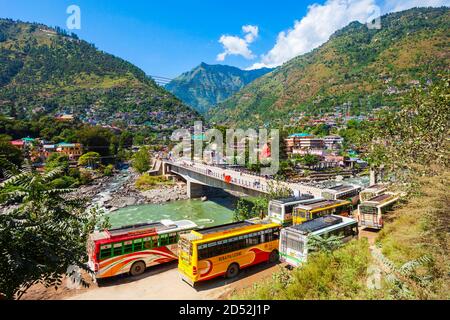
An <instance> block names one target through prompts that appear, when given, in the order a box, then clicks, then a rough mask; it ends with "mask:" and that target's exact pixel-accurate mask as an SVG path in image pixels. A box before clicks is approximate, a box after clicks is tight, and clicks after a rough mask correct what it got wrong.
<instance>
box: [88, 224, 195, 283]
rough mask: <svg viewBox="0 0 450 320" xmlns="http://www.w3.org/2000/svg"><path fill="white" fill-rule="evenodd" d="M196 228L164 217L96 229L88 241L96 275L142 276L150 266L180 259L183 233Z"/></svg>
mask: <svg viewBox="0 0 450 320" xmlns="http://www.w3.org/2000/svg"><path fill="white" fill-rule="evenodd" d="M194 228H197V225H196V224H195V223H193V222H192V221H189V220H181V221H175V222H173V221H170V220H162V221H161V222H157V223H143V224H137V225H131V226H124V227H121V228H115V229H109V230H105V231H96V232H94V233H92V234H91V235H90V236H89V240H88V246H87V249H88V255H89V266H90V268H91V269H92V270H93V271H94V272H95V275H96V278H106V277H113V276H116V275H119V274H122V273H130V274H131V275H133V276H136V275H140V274H142V273H144V271H145V269H146V268H147V267H150V266H154V265H157V264H160V263H165V262H169V261H173V260H176V259H178V257H177V256H178V240H179V237H180V235H181V234H183V233H186V232H189V231H191V230H193V229H194Z"/></svg>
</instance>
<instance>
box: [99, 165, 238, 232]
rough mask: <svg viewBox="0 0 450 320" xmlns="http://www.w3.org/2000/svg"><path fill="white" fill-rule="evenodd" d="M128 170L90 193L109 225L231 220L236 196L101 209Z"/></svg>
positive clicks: (202, 224)
mask: <svg viewBox="0 0 450 320" xmlns="http://www.w3.org/2000/svg"><path fill="white" fill-rule="evenodd" d="M129 178H130V177H129V171H127V170H123V171H121V172H120V174H117V175H116V176H114V177H113V179H112V181H110V182H109V183H108V185H107V186H105V187H104V188H103V189H102V191H101V192H99V193H98V194H97V196H96V197H94V199H93V202H92V206H96V207H98V208H100V209H103V211H105V214H104V216H105V217H108V219H109V222H110V224H111V226H112V227H113V228H115V227H121V226H125V225H131V224H138V223H144V222H157V221H161V220H163V219H168V220H173V221H177V220H184V219H187V220H191V221H193V222H195V223H196V224H197V225H198V226H199V227H209V226H216V225H220V224H224V223H229V222H232V221H233V217H234V208H235V206H236V198H233V197H229V198H211V199H209V200H208V201H201V200H198V199H195V200H180V201H172V202H167V203H163V204H144V205H137V206H128V207H125V208H121V209H118V210H116V211H113V212H108V210H107V209H105V207H104V205H105V202H107V201H109V200H110V199H111V198H112V197H114V192H115V191H117V190H118V189H120V188H122V187H123V186H124V184H125V183H126V182H127V181H128V179H129Z"/></svg>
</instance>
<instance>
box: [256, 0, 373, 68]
mask: <svg viewBox="0 0 450 320" xmlns="http://www.w3.org/2000/svg"><path fill="white" fill-rule="evenodd" d="M375 8H376V6H375V0H328V1H327V2H326V3H325V4H323V5H319V4H313V5H311V6H309V7H308V13H307V14H306V16H305V17H303V18H302V19H301V20H299V21H295V23H294V27H293V28H292V29H290V30H288V31H282V32H280V33H279V34H278V38H277V42H276V44H275V46H274V47H273V48H272V49H271V50H270V51H269V52H268V53H267V54H265V55H263V56H262V58H261V61H260V62H258V63H256V64H254V65H253V66H252V67H251V68H252V69H257V68H260V67H262V66H266V67H271V68H273V67H277V66H279V65H281V64H283V63H284V62H286V61H288V60H290V59H292V58H294V57H296V56H298V55H301V54H304V53H306V52H309V51H311V50H312V49H314V48H316V47H318V46H320V45H321V44H323V43H324V42H326V41H327V40H328V39H329V37H330V36H331V35H332V34H333V33H334V32H335V31H336V30H338V29H340V28H343V27H345V26H346V25H347V24H349V23H350V22H351V21H355V20H358V21H361V22H364V23H365V22H367V21H368V18H369V17H370V16H371V15H372V14H373V12H374V9H375Z"/></svg>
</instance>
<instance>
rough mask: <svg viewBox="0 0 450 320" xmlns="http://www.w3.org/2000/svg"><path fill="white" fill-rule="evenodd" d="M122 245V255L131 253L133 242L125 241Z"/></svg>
mask: <svg viewBox="0 0 450 320" xmlns="http://www.w3.org/2000/svg"><path fill="white" fill-rule="evenodd" d="M123 244H124V246H123V253H124V254H127V253H131V252H133V241H125V242H124V243H123Z"/></svg>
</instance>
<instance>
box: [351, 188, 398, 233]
mask: <svg viewBox="0 0 450 320" xmlns="http://www.w3.org/2000/svg"><path fill="white" fill-rule="evenodd" d="M398 199H399V197H398V196H397V195H395V194H389V193H386V194H382V195H378V196H376V197H373V198H371V199H369V200H366V201H363V202H361V204H359V205H358V212H357V214H356V217H357V219H358V222H359V225H360V226H364V227H368V228H372V229H382V228H383V225H384V221H383V215H384V214H385V213H386V212H388V211H389V210H391V209H392V207H393V206H394V204H395V203H396V202H397V201H398Z"/></svg>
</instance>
